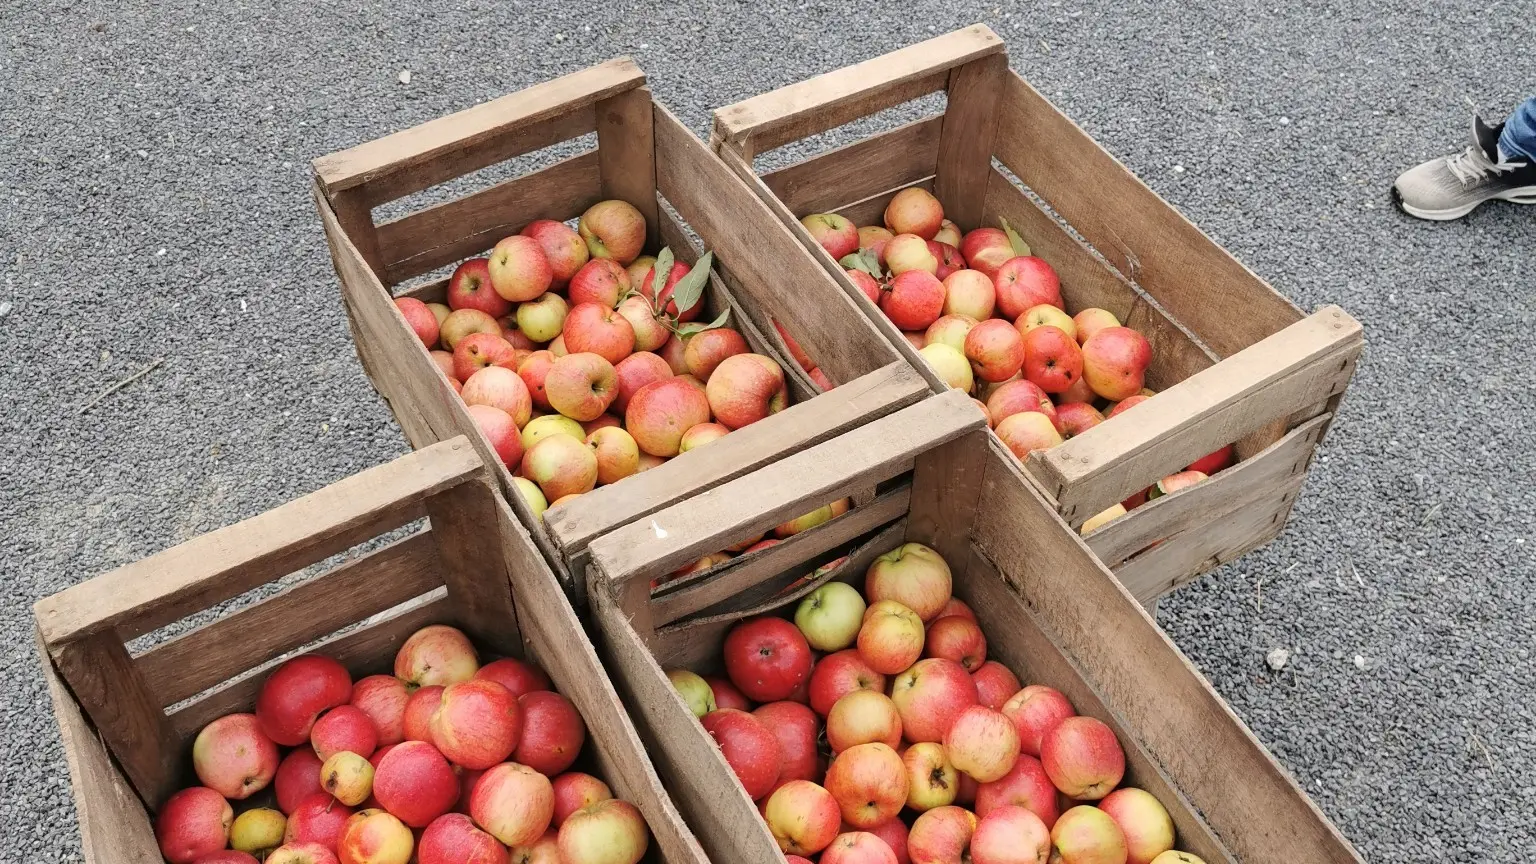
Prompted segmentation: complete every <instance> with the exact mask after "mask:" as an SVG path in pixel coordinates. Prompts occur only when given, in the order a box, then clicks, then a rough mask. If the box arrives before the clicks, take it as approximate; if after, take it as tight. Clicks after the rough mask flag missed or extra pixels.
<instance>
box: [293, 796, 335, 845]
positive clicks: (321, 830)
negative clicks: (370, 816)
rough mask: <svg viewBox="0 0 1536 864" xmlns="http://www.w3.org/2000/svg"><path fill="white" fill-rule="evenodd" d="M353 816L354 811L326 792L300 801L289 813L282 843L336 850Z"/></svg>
mask: <svg viewBox="0 0 1536 864" xmlns="http://www.w3.org/2000/svg"><path fill="white" fill-rule="evenodd" d="M351 817H352V808H351V807H348V806H347V805H345V804H343V803H341V802H340V801H337V800H336V799H335V798H332V797H331V796H330V794H328V793H326V792H320V793H318V794H315V795H311V796H309V797H308V798H305V799H304V800H303V801H300V802H299V806H297V807H295V808H293V812H292V813H290V814H288V824H287V825H286V826H285V827H284V828H283V843H284V844H292V843H318V844H320V845H321V846H324V847H325V848H327V849H335V848H336V843H337V841H339V840H340V839H341V832H342V831H343V830H344V829H345V828H346V827H347V820H348V819H350V818H351Z"/></svg>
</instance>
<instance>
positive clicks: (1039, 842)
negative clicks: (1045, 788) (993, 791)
mask: <svg viewBox="0 0 1536 864" xmlns="http://www.w3.org/2000/svg"><path fill="white" fill-rule="evenodd" d="M1050 860H1051V832H1050V829H1049V828H1046V827H1045V823H1044V822H1041V821H1040V817H1039V816H1036V815H1035V814H1033V813H1031V812H1029V811H1028V810H1025V809H1024V808H1023V807H1012V806H1004V807H999V808H997V809H996V810H993V811H992V812H991V813H989V814H988V815H986V816H985V817H983V818H982V819H981V821H980V822H977V823H976V833H974V834H972V835H971V861H972V862H973V864H1048V862H1049V861H1050Z"/></svg>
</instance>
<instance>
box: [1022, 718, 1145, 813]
mask: <svg viewBox="0 0 1536 864" xmlns="http://www.w3.org/2000/svg"><path fill="white" fill-rule="evenodd" d="M1040 764H1041V765H1043V766H1045V773H1046V775H1047V776H1049V777H1050V778H1051V783H1052V785H1054V786H1055V787H1056V788H1057V789H1060V790H1061V791H1062V792H1063V793H1065V794H1066V795H1067V796H1068V797H1070V798H1075V799H1077V800H1078V801H1097V800H1099V799H1100V798H1103V797H1104V796H1105V795H1108V794H1109V793H1110V791H1111V790H1113V789H1114V788H1115V787H1116V786H1118V785H1120V778H1122V777H1124V776H1125V751H1124V750H1122V749H1120V742H1119V741H1116V740H1115V733H1114V732H1112V731H1111V730H1110V728H1109V727H1108V726H1106V725H1104V723H1103V722H1102V721H1100V720H1098V719H1096V718H1093V717H1081V716H1079V717H1068V718H1067V719H1065V720H1063V721H1061V722H1060V723H1058V724H1056V728H1054V729H1052V730H1051V731H1049V732H1047V733H1046V734H1045V737H1044V738H1043V739H1042V740H1041V742H1040Z"/></svg>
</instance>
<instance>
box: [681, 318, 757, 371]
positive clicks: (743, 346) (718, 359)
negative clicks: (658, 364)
mask: <svg viewBox="0 0 1536 864" xmlns="http://www.w3.org/2000/svg"><path fill="white" fill-rule="evenodd" d="M751 350H752V349H751V347H749V346H748V345H747V340H746V339H744V338H742V335H741V334H740V333H738V332H737V331H735V330H732V329H730V328H729V327H717V328H715V329H713V330H705V331H703V332H702V333H697V334H695V335H693V336H692V337H690V338H689V339H688V341H687V342H686V343H684V348H683V362H684V364H686V365H687V367H688V374H690V375H692V376H693V377H695V378H697V379H699V380H700V381H703V382H705V383H706V384H707V383H708V382H709V378H710V376H711V375H713V374H714V371H715V369H717V368H718V367H719V366H720V364H721V363H722V362H724V361H725V359H726V358H727V357H733V356H735V355H737V354H747V353H749V352H751Z"/></svg>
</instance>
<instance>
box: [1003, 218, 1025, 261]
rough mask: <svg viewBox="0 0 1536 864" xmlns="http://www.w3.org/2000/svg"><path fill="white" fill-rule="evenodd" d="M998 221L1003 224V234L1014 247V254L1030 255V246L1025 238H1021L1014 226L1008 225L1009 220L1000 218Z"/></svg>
mask: <svg viewBox="0 0 1536 864" xmlns="http://www.w3.org/2000/svg"><path fill="white" fill-rule="evenodd" d="M998 221H999V222H1001V223H1003V232H1004V233H1006V234H1007V235H1008V244H1009V245H1010V246H1012V247H1013V254H1015V255H1028V254H1029V244H1028V243H1025V242H1024V238H1023V237H1020V236H1019V232H1017V231H1015V230H1013V226H1012V225H1009V224H1008V220H1007V219H1003V218H1001V217H999V218H998Z"/></svg>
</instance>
